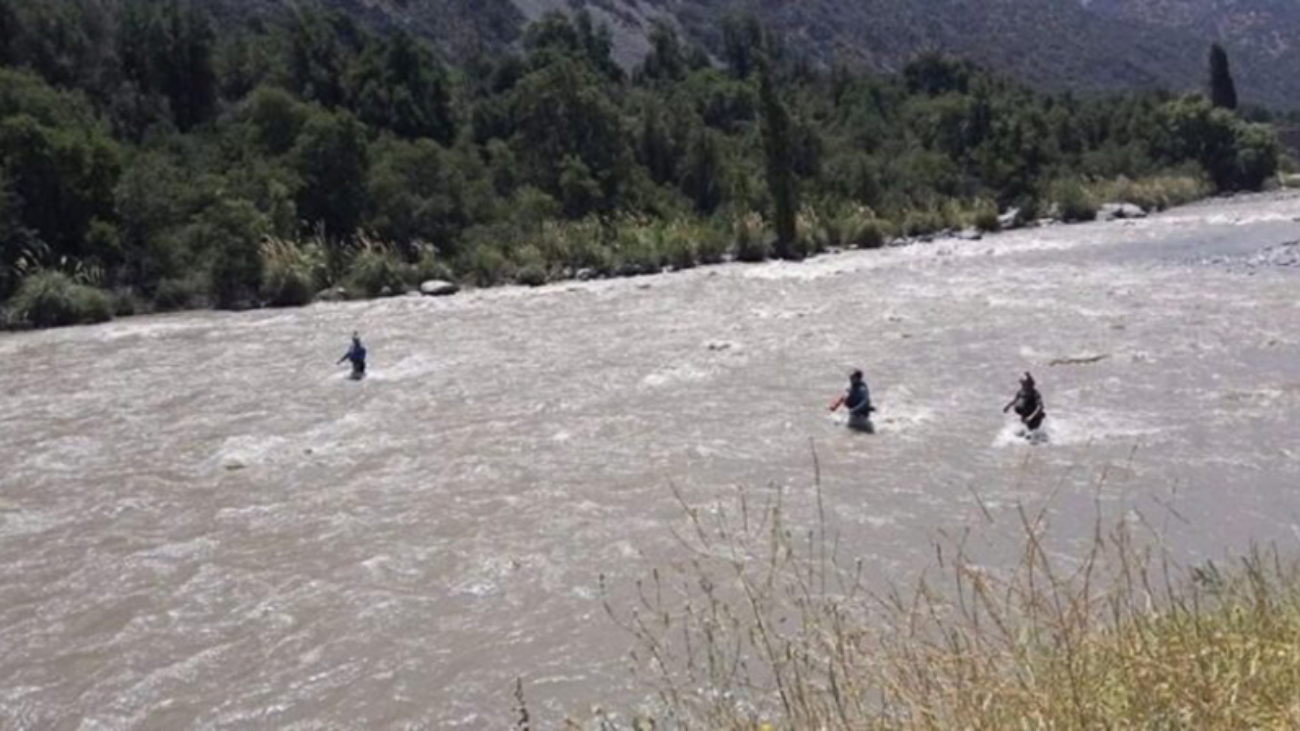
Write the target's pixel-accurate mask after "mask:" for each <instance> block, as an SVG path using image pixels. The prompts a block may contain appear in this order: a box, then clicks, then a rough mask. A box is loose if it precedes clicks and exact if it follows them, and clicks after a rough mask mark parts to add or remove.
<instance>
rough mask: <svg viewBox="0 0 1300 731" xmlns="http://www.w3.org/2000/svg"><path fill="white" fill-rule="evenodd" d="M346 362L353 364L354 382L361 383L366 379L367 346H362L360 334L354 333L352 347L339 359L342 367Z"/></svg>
mask: <svg viewBox="0 0 1300 731" xmlns="http://www.w3.org/2000/svg"><path fill="white" fill-rule="evenodd" d="M345 361H351V362H352V380H354V381H360V380H361V379H362V378H365V377H366V346H364V345H362V344H361V335H360V334H359V333H352V347H351V348H349V349H348V352H347V353H346V354H344V356H343V357H342V358H339V364H340V365H342V364H343V363H344V362H345Z"/></svg>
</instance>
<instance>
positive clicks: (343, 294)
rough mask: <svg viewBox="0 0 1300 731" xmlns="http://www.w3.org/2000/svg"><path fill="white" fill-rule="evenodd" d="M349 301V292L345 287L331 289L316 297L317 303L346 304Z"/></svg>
mask: <svg viewBox="0 0 1300 731" xmlns="http://www.w3.org/2000/svg"><path fill="white" fill-rule="evenodd" d="M347 299H348V291H347V290H346V289H344V288H343V287H330V288H329V289H326V290H322V291H321V292H320V293H318V294H317V295H316V301H317V302H344V301H346V300H347Z"/></svg>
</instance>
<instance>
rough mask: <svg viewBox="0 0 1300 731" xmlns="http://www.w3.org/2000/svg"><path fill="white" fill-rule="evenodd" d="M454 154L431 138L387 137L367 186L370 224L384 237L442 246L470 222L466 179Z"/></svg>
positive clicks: (402, 242) (400, 241)
mask: <svg viewBox="0 0 1300 731" xmlns="http://www.w3.org/2000/svg"><path fill="white" fill-rule="evenodd" d="M451 158H452V155H451V154H450V153H448V152H447V151H446V150H444V149H443V148H442V147H440V146H439V145H438V144H436V143H435V142H433V141H432V140H427V139H424V140H415V141H413V142H407V141H403V140H387V141H384V142H381V143H380V144H379V145H378V146H377V148H376V153H375V161H374V165H373V166H372V167H371V170H370V176H369V179H368V180H367V183H366V186H367V190H368V197H369V198H370V200H371V202H372V203H371V205H372V210H371V213H370V216H369V218H368V228H371V229H373V230H374V231H375V232H376V233H377V234H379V236H381V237H382V238H383V239H384V240H386V241H393V242H396V243H400V244H409V243H413V242H416V241H425V242H428V243H433V244H439V245H442V244H445V243H447V242H449V241H451V240H453V239H454V238H455V237H456V236H457V235H458V234H459V233H460V231H461V229H463V228H464V227H465V225H466V224H467V223H468V217H467V215H466V213H465V210H464V205H463V202H462V198H461V196H462V194H463V193H464V190H465V188H466V183H465V181H464V180H463V179H462V178H461V177H460V175H459V174H458V173H459V171H458V170H457V169H456V166H455V165H454V164H453V161H452V159H451Z"/></svg>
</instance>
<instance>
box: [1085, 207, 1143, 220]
mask: <svg viewBox="0 0 1300 731" xmlns="http://www.w3.org/2000/svg"><path fill="white" fill-rule="evenodd" d="M1146 217H1147V212H1146V210H1144V209H1143V208H1142V206H1139V205H1135V204H1133V203H1107V204H1105V205H1103V206H1102V207H1101V208H1099V209H1097V220H1098V221H1114V220H1122V219H1127V218H1146Z"/></svg>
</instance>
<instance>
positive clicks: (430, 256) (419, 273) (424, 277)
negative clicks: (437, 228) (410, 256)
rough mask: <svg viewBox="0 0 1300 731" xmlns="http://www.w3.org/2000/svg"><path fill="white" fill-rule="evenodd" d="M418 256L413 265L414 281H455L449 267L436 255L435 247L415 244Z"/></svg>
mask: <svg viewBox="0 0 1300 731" xmlns="http://www.w3.org/2000/svg"><path fill="white" fill-rule="evenodd" d="M416 250H417V251H418V252H419V256H418V257H416V260H415V265H414V267H413V270H412V272H413V274H414V276H415V283H424V282H427V281H429V280H432V279H437V280H440V281H444V282H451V281H455V279H456V275H455V273H453V272H452V270H451V267H450V266H449V265H448V264H447V263H446V262H444V261H443V260H442V257H441V256H439V255H438V251H437V249H435V248H434V247H433V246H430V245H429V244H416Z"/></svg>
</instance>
